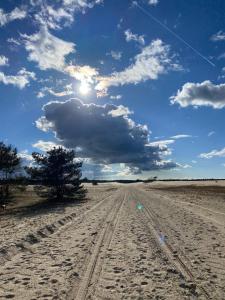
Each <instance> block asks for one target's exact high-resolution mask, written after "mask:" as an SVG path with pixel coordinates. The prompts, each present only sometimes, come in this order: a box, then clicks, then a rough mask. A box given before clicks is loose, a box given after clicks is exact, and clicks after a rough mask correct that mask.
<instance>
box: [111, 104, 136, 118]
mask: <svg viewBox="0 0 225 300" xmlns="http://www.w3.org/2000/svg"><path fill="white" fill-rule="evenodd" d="M132 113H133V112H132V111H130V110H129V108H128V107H125V106H123V105H119V106H117V107H116V108H115V109H113V110H111V111H109V112H108V115H111V116H112V117H119V116H128V115H130V114H132Z"/></svg>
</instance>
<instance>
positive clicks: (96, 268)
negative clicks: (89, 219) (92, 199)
mask: <svg viewBox="0 0 225 300" xmlns="http://www.w3.org/2000/svg"><path fill="white" fill-rule="evenodd" d="M125 198H126V194H125V195H124V196H123V198H122V199H121V200H120V201H119V203H118V204H117V205H114V207H113V210H111V212H110V213H109V215H108V216H107V218H106V220H105V222H106V226H105V227H103V228H102V230H101V231H100V232H99V234H98V237H97V242H96V244H95V246H94V249H93V252H92V254H91V257H90V259H89V261H88V264H87V267H86V270H85V274H84V275H83V279H82V281H81V282H80V284H79V286H78V290H77V292H76V291H75V289H73V291H74V294H73V296H72V297H69V298H68V299H71V300H72V299H74V300H85V299H86V298H87V295H88V292H89V287H90V285H91V282H92V281H94V286H95V287H96V284H97V282H98V278H99V276H100V275H101V269H102V266H101V264H100V253H101V254H102V253H103V256H104V253H105V251H106V250H107V248H108V246H109V245H110V242H111V240H112V237H113V234H114V231H115V229H116V226H117V223H118V220H119V215H120V211H121V208H122V206H123V203H124V201H125ZM102 263H103V262H102ZM95 287H94V290H95Z"/></svg>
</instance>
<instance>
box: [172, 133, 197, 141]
mask: <svg viewBox="0 0 225 300" xmlns="http://www.w3.org/2000/svg"><path fill="white" fill-rule="evenodd" d="M191 137H192V135H189V134H177V135H174V136H171V139H175V140H178V139H185V138H191Z"/></svg>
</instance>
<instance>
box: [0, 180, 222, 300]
mask: <svg viewBox="0 0 225 300" xmlns="http://www.w3.org/2000/svg"><path fill="white" fill-rule="evenodd" d="M88 191H89V192H88V198H89V201H83V202H79V203H77V204H73V205H72V204H71V205H68V206H66V207H56V208H54V209H53V208H52V209H51V210H49V209H35V210H34V209H28V210H26V209H21V210H20V209H19V210H18V211H17V212H14V213H9V212H7V211H6V212H4V213H1V214H0V299H21V300H22V299H23V300H24V299H29V300H36V299H43V300H44V299H45V300H50V299H55V300H58V299H68V300H72V299H73V300H85V299H90V300H91V299H92V300H103V299H105V300H106V299H108V300H111V299H112V300H120V299H137V300H141V299H171V300H182V299H200V300H203V299H212V300H223V299H225V184H224V182H202V183H201V182H200V183H199V182H198V183H196V182H188V183H184V182H179V183H178V182H172V183H163V182H155V183H152V184H151V183H149V184H144V183H140V184H127V185H122V184H121V185H120V184H100V185H98V186H96V187H94V186H88Z"/></svg>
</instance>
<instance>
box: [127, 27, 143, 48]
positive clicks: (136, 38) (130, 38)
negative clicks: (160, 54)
mask: <svg viewBox="0 0 225 300" xmlns="http://www.w3.org/2000/svg"><path fill="white" fill-rule="evenodd" d="M124 34H125V39H126V41H127V42H131V41H135V42H137V43H139V44H140V45H142V46H144V45H145V39H144V35H137V34H134V33H132V32H131V30H130V29H127V30H126V31H124Z"/></svg>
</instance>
